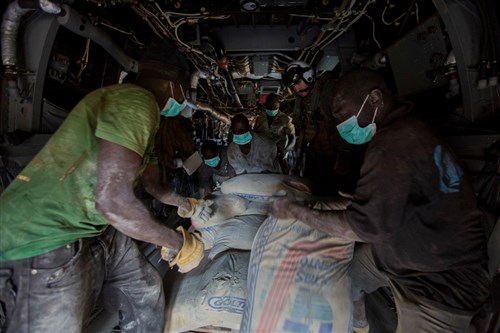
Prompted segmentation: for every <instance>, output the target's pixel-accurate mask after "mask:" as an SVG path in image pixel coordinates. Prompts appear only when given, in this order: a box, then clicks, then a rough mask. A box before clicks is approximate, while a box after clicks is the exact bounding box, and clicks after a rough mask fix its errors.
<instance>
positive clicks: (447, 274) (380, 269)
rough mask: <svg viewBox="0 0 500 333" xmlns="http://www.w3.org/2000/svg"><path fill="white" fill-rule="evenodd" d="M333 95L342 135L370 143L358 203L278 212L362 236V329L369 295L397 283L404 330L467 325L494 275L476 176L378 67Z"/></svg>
mask: <svg viewBox="0 0 500 333" xmlns="http://www.w3.org/2000/svg"><path fill="white" fill-rule="evenodd" d="M330 93H331V94H332V111H333V116H334V117H335V119H336V121H337V124H338V126H337V129H338V131H339V134H340V135H341V136H342V138H344V139H345V140H346V141H347V142H350V143H351V144H355V145H361V144H367V149H366V153H365V156H364V161H363V165H362V167H361V174H360V178H359V180H358V182H357V187H356V189H355V192H354V196H353V202H352V204H351V205H350V206H349V207H348V208H347V210H345V211H338V212H326V211H318V210H312V209H310V208H308V207H305V206H303V205H301V204H299V203H296V202H292V201H291V200H290V199H288V198H284V199H278V200H276V201H275V202H274V203H273V207H272V211H271V215H273V216H274V217H277V218H297V219H299V220H301V221H302V222H304V223H306V224H307V225H309V226H311V227H313V228H316V229H318V230H320V231H323V232H326V233H328V234H330V235H332V236H337V237H342V238H346V239H350V240H353V241H358V242H360V243H358V244H357V245H356V250H355V253H354V258H353V261H352V263H351V278H352V285H353V297H354V301H355V303H354V304H355V306H354V308H355V309H356V310H355V312H354V313H355V317H354V324H355V326H357V327H358V328H363V327H364V328H365V330H364V331H367V328H368V327H367V326H368V322H367V321H366V317H364V316H363V315H364V302H363V299H364V297H363V296H364V294H366V293H371V292H373V291H375V290H376V289H378V288H379V287H389V288H390V290H391V291H392V294H393V296H394V301H395V305H396V309H397V315H398V318H397V323H398V324H397V325H398V327H397V332H437V333H444V332H467V331H468V327H469V323H470V321H471V318H472V316H473V315H474V313H475V312H476V311H477V309H478V308H479V307H480V306H481V305H482V304H483V302H484V301H485V300H486V298H487V297H488V293H489V284H490V281H489V276H488V257H487V253H486V250H487V238H486V236H487V234H486V232H485V230H484V228H483V224H482V222H481V213H480V211H479V210H478V208H477V203H476V197H475V194H474V191H473V189H472V186H471V184H470V183H469V180H468V179H467V176H466V174H465V173H464V171H463V170H462V169H461V168H460V166H459V164H458V162H457V160H456V159H455V157H454V156H453V154H452V152H451V151H450V150H449V149H448V148H447V146H446V144H444V143H443V141H442V140H440V139H439V138H438V137H437V136H435V134H434V133H433V132H432V131H431V130H429V129H428V128H427V127H426V125H425V124H424V123H423V122H422V121H420V120H419V119H417V118H416V117H415V116H414V115H413V114H412V113H411V111H410V105H409V104H408V103H404V102H401V101H398V100H397V99H396V98H395V97H394V95H393V94H392V93H391V92H390V90H389V89H388V88H387V85H386V83H385V82H384V79H383V78H382V77H381V76H380V75H378V74H377V73H375V72H373V71H371V70H368V69H357V70H354V71H352V72H350V73H347V74H346V75H344V76H343V77H341V78H340V80H339V81H338V82H337V84H336V85H335V87H334V88H333V90H332V91H331V92H330ZM355 331H356V330H355Z"/></svg>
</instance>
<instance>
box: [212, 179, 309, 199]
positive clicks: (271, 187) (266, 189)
mask: <svg viewBox="0 0 500 333" xmlns="http://www.w3.org/2000/svg"><path fill="white" fill-rule="evenodd" d="M285 191H288V192H292V193H296V194H302V193H304V194H310V193H311V190H310V186H309V185H308V183H307V181H306V180H305V179H304V178H300V177H296V176H289V175H282V174H271V173H269V174H262V173H255V174H243V175H239V176H236V177H233V178H231V179H229V180H226V181H225V182H224V183H222V186H221V192H222V193H224V194H235V195H238V196H240V197H243V198H246V199H248V200H250V201H257V202H262V201H268V200H269V199H271V198H272V197H273V196H276V195H284V194H285Z"/></svg>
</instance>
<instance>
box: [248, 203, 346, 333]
mask: <svg viewBox="0 0 500 333" xmlns="http://www.w3.org/2000/svg"><path fill="white" fill-rule="evenodd" d="M348 203H349V201H343V202H340V203H335V204H332V203H330V204H322V205H318V207H321V208H323V209H332V208H333V209H342V208H345V206H346V205H347V204H348ZM353 249H354V242H349V241H346V240H343V239H340V238H337V237H330V236H327V235H326V234H324V233H322V232H320V231H317V230H313V229H311V228H310V227H308V226H307V225H305V224H304V223H302V222H300V221H298V220H276V219H274V218H268V219H266V220H265V221H264V222H263V224H262V226H261V228H260V229H259V231H258V232H257V235H256V236H255V240H254V243H253V246H252V251H251V257H250V266H249V272H248V273H249V275H248V297H247V306H246V308H245V312H244V314H243V320H242V323H241V327H240V332H242V333H247V332H321V333H323V332H324V333H326V332H334V333H346V332H352V301H351V282H350V277H349V275H348V268H349V264H350V261H351V259H352V255H353Z"/></svg>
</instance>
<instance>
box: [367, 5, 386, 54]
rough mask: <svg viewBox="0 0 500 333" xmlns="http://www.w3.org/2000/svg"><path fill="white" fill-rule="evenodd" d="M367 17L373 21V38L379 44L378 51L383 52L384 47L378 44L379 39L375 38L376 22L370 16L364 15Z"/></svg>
mask: <svg viewBox="0 0 500 333" xmlns="http://www.w3.org/2000/svg"><path fill="white" fill-rule="evenodd" d="M364 15H365V16H366V17H368V18H369V19H370V20H371V21H372V37H373V41H374V42H375V43H377V46H378V49H379V50H381V49H382V47H381V46H380V43H379V42H378V40H377V38H376V37H375V21H374V20H373V18H372V17H371V16H370V15H368V14H366V13H365V14H364Z"/></svg>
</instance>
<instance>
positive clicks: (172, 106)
mask: <svg viewBox="0 0 500 333" xmlns="http://www.w3.org/2000/svg"><path fill="white" fill-rule="evenodd" d="M186 105H187V100H184V102H182V103H179V102H177V101H176V100H175V99H173V98H172V97H169V98H168V101H167V103H166V104H165V106H164V107H163V109H162V111H161V112H160V114H161V115H162V116H165V117H177V116H178V115H179V114H180V113H181V111H182V110H184V108H185V107H186Z"/></svg>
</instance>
